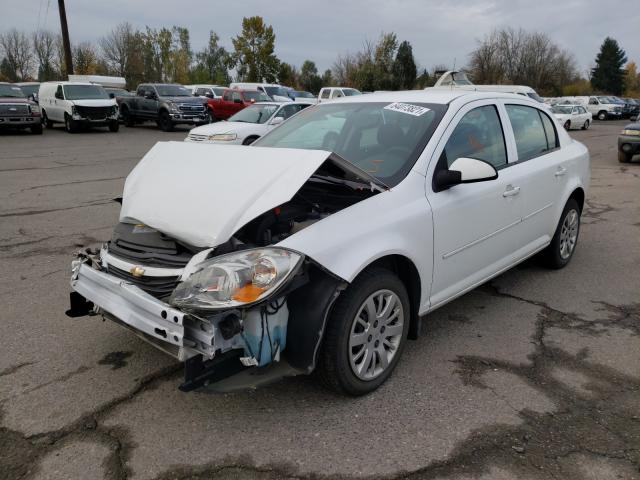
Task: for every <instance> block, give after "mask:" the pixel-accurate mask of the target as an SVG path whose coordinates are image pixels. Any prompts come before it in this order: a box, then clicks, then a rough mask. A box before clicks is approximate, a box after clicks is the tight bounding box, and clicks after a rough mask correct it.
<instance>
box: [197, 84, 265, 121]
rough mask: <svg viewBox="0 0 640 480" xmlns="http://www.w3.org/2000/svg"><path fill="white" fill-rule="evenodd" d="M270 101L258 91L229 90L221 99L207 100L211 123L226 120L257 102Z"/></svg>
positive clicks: (226, 90)
mask: <svg viewBox="0 0 640 480" xmlns="http://www.w3.org/2000/svg"><path fill="white" fill-rule="evenodd" d="M270 100H271V99H270V98H269V97H268V96H267V95H266V94H265V93H264V92H259V91H258V90H240V89H235V88H233V89H232V88H227V89H225V91H224V92H223V94H222V97H221V98H209V99H208V100H207V111H208V114H209V122H210V123H212V122H215V121H218V120H226V119H227V118H229V117H231V116H232V115H235V114H236V113H238V112H239V111H240V110H242V109H243V108H246V107H248V106H250V105H253V104H254V103H255V102H268V101H270Z"/></svg>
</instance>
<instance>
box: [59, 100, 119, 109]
mask: <svg viewBox="0 0 640 480" xmlns="http://www.w3.org/2000/svg"><path fill="white" fill-rule="evenodd" d="M70 102H72V103H73V104H74V105H78V106H79V107H112V106H114V105H116V100H115V99H114V98H109V99H108V100H70Z"/></svg>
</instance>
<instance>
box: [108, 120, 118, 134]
mask: <svg viewBox="0 0 640 480" xmlns="http://www.w3.org/2000/svg"><path fill="white" fill-rule="evenodd" d="M118 130H120V123H118V121H117V120H112V121H110V122H109V131H110V132H117V131H118Z"/></svg>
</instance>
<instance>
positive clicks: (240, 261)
mask: <svg viewBox="0 0 640 480" xmlns="http://www.w3.org/2000/svg"><path fill="white" fill-rule="evenodd" d="M291 105H292V106H293V105H295V104H291ZM247 110H248V109H247ZM176 160H179V161H176ZM589 163H590V160H589V152H588V150H587V149H586V147H585V146H584V145H582V144H581V143H580V142H577V141H573V140H572V139H571V138H570V137H569V135H568V133H567V132H566V131H565V130H564V129H563V128H561V127H560V125H558V124H557V122H556V121H555V120H554V119H553V118H552V117H551V115H550V114H549V113H547V111H546V110H545V108H544V107H543V106H542V104H540V103H538V102H536V101H535V100H533V99H528V98H525V97H523V96H521V95H513V94H504V93H496V92H474V91H467V90H461V89H455V90H430V91H406V92H389V93H379V94H378V93H373V94H370V95H360V96H357V97H348V98H344V99H342V100H341V101H339V102H327V103H321V104H319V105H317V106H314V107H311V108H309V109H307V110H305V111H303V112H301V113H300V114H299V115H295V116H293V117H292V118H290V119H289V120H287V121H286V122H285V123H283V124H282V125H280V126H279V127H278V128H275V129H273V130H272V131H271V132H269V133H268V134H267V135H265V136H264V137H262V138H260V139H259V140H258V141H257V142H255V144H253V145H252V146H251V148H238V147H232V146H227V145H198V144H196V143H186V142H158V143H156V144H155V146H154V147H153V148H152V149H151V150H150V151H149V152H148V153H147V155H146V156H145V157H144V158H143V159H142V160H141V161H140V163H138V165H137V166H136V167H135V168H134V169H133V171H132V172H131V173H130V174H129V176H128V177H127V180H126V182H125V186H124V193H123V199H122V209H121V211H120V223H119V224H118V225H117V226H116V227H115V231H114V233H113V235H112V237H111V240H110V241H109V242H107V243H105V244H103V246H102V249H101V251H100V252H95V253H93V252H91V251H89V250H81V251H80V252H79V253H78V255H77V257H76V258H75V259H74V261H73V264H72V277H71V287H72V288H73V290H74V292H73V293H72V296H71V308H70V310H69V312H68V313H69V314H70V315H74V316H82V315H86V314H88V313H94V314H95V313H97V314H100V315H102V316H103V317H105V318H107V319H110V320H113V321H115V322H117V323H119V324H124V325H125V326H126V327H128V328H129V329H132V330H134V331H135V332H136V333H138V334H139V336H140V337H142V338H143V339H145V340H147V341H149V342H150V343H152V344H153V345H155V346H157V347H159V348H160V349H162V350H163V351H165V352H167V353H170V354H172V355H174V356H175V357H176V358H178V359H179V360H181V361H184V362H185V379H184V383H183V384H182V385H181V386H180V389H181V390H183V391H191V390H196V389H218V390H226V389H232V388H239V387H255V386H257V385H260V384H264V383H268V382H270V381H273V380H274V378H278V377H280V376H286V375H297V374H309V373H311V372H312V371H314V370H316V369H317V370H318V373H319V378H320V379H322V381H323V382H324V383H325V384H326V385H327V386H328V387H330V388H332V389H334V390H336V391H339V392H342V393H345V394H348V395H363V394H366V393H368V392H371V391H373V390H375V389H376V388H378V387H379V386H380V385H381V384H382V383H383V382H384V381H385V380H386V379H387V378H389V376H390V375H391V373H392V372H393V370H394V368H395V367H396V365H397V364H398V361H399V360H400V357H401V355H402V352H403V350H404V349H405V347H406V344H407V339H415V338H416V337H417V336H418V335H419V334H420V332H421V328H420V322H421V320H422V318H423V317H424V316H425V315H428V314H429V313H430V312H432V311H433V310H435V309H437V308H439V307H441V306H442V305H445V304H446V303H448V302H450V301H452V300H453V299H455V298H457V297H459V296H460V295H463V294H465V293H466V292H469V291H470V290H473V289H474V288H476V287H477V286H479V285H481V284H483V283H484V282H487V281H488V280H490V279H491V278H493V277H495V276H497V275H500V274H501V273H503V272H505V271H506V270H508V269H510V268H512V267H513V266H515V265H517V264H519V263H520V262H522V261H523V260H525V259H527V258H529V257H531V256H533V255H536V254H539V255H540V256H541V259H543V260H544V261H545V262H546V264H547V265H548V267H549V268H555V269H558V268H562V267H565V266H566V265H567V264H568V263H569V262H570V261H571V259H572V257H573V254H574V252H575V251H576V246H577V243H578V236H579V232H580V217H581V213H582V210H583V206H584V203H585V196H586V194H587V190H588V185H589V176H590V168H589V167H590V166H589ZM567 278H570V275H567ZM87 321H91V320H90V319H87ZM523 334H524V333H523ZM422 346H428V342H425V343H423V344H422ZM425 381H428V380H425ZM400 383H402V382H400Z"/></svg>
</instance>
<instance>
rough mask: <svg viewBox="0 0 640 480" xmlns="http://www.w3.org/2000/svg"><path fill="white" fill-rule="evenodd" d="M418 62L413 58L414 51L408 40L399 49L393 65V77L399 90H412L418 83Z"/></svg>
mask: <svg viewBox="0 0 640 480" xmlns="http://www.w3.org/2000/svg"><path fill="white" fill-rule="evenodd" d="M417 73H418V71H417V68H416V62H415V60H414V58H413V49H412V47H411V44H410V43H409V42H407V41H406V40H405V41H404V42H402V43H401V44H400V46H399V47H398V53H397V54H396V59H395V61H394V63H393V75H394V77H395V79H396V83H397V85H398V87H399V88H401V89H404V90H411V89H412V88H413V87H414V85H415V83H416V76H417Z"/></svg>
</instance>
